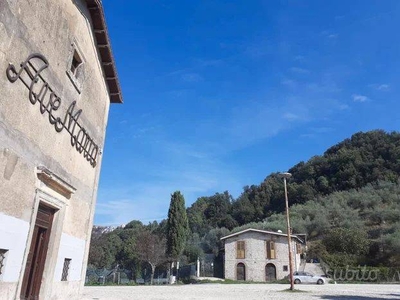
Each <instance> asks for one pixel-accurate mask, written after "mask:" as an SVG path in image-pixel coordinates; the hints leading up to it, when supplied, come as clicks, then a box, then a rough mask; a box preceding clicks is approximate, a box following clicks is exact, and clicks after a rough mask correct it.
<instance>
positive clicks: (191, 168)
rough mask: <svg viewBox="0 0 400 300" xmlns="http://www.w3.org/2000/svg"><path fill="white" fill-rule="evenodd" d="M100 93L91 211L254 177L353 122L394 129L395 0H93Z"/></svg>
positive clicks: (158, 204)
mask: <svg viewBox="0 0 400 300" xmlns="http://www.w3.org/2000/svg"><path fill="white" fill-rule="evenodd" d="M103 4H104V7H105V14H106V19H107V25H108V29H109V34H110V38H111V42H112V46H113V52H114V56H115V59H116V63H117V68H118V73H119V78H120V81H121V86H122V91H123V95H124V104H123V105H112V106H111V109H110V115H109V123H108V128H107V138H106V145H105V149H104V156H103V163H102V171H101V178H100V185H99V192H98V202H97V206H96V215H95V224H102V225H118V224H124V223H127V222H129V221H130V220H133V219H136V220H141V221H142V222H144V223H148V222H150V221H153V220H158V221H159V220H161V219H163V218H165V217H166V215H167V213H168V207H169V202H170V195H171V193H173V192H174V191H175V190H180V191H181V192H182V193H183V194H184V196H185V199H186V205H187V206H189V205H191V204H192V203H193V202H194V201H195V200H196V199H197V198H198V197H200V196H209V195H213V194H214V193H216V192H223V191H225V190H228V191H229V192H230V193H231V194H232V195H233V196H234V197H237V196H239V195H240V193H241V191H242V188H243V186H245V185H251V184H259V183H260V182H261V181H262V180H263V179H264V178H265V177H266V176H267V175H268V174H269V173H271V172H275V171H286V170H287V169H288V168H290V167H291V166H293V165H294V164H295V163H297V162H299V161H301V160H307V159H309V158H310V157H312V156H313V155H317V154H322V153H323V152H324V151H325V150H326V149H327V148H328V147H330V146H331V145H333V144H335V143H337V142H339V141H341V140H343V139H345V138H347V137H350V136H351V135H352V134H353V133H355V132H358V131H367V130H371V129H378V128H379V129H384V130H387V131H392V130H398V129H399V126H400V116H399V110H400V104H399V102H398V95H399V80H400V76H399V75H400V74H399V70H400V38H399V33H398V30H399V28H400V1H366V0H365V1H364V0H363V1H336V0H335V1H256V0H251V1H209V0H202V1H200V0H199V1H173V0H171V1H153V0H146V1H123V0H112V1H111V0H104V1H103Z"/></svg>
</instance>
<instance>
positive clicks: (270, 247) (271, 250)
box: [266, 241, 276, 259]
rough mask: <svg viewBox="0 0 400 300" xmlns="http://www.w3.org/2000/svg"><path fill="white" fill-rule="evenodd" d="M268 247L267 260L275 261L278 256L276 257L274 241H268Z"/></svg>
mask: <svg viewBox="0 0 400 300" xmlns="http://www.w3.org/2000/svg"><path fill="white" fill-rule="evenodd" d="M266 245H267V247H266V250H267V258H268V259H275V258H276V255H275V242H274V241H267V243H266Z"/></svg>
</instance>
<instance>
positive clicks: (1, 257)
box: [0, 249, 8, 275]
mask: <svg viewBox="0 0 400 300" xmlns="http://www.w3.org/2000/svg"><path fill="white" fill-rule="evenodd" d="M7 252H8V250H6V249H0V275H2V274H3V272H4V265H5V263H6V253H7Z"/></svg>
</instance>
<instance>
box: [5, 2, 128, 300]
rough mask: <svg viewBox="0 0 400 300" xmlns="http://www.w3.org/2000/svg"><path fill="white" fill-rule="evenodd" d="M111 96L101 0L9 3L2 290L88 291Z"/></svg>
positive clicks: (26, 295)
mask: <svg viewBox="0 0 400 300" xmlns="http://www.w3.org/2000/svg"><path fill="white" fill-rule="evenodd" d="M110 103H122V95H121V91H120V87H119V81H118V76H117V72H116V68H115V63H114V58H113V55H112V52H111V46H110V42H109V37H108V33H107V28H106V24H105V19H104V13H103V7H102V4H101V1H100V0H57V1H54V0H40V1H36V0H23V1H15V0H2V1H0V298H1V299H4V300H6V299H80V298H81V297H80V296H79V294H80V291H81V289H82V287H83V284H84V279H85V273H86V264H87V258H88V251H89V243H90V233H91V229H92V224H93V216H94V208H95V202H96V195H97V187H98V181H99V174H100V166H101V160H102V149H103V146H104V139H105V131H106V126H107V120H108V112H109V107H110Z"/></svg>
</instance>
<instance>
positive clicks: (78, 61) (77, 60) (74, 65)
mask: <svg viewBox="0 0 400 300" xmlns="http://www.w3.org/2000/svg"><path fill="white" fill-rule="evenodd" d="M81 65H82V58H81V57H80V56H79V53H78V51H76V49H74V54H73V55H72V62H71V73H72V74H73V75H74V76H75V77H76V78H77V77H78V68H79V67H80V66H81Z"/></svg>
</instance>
